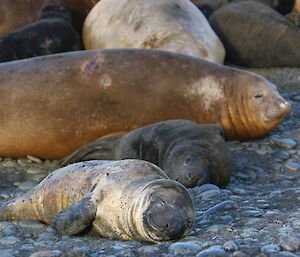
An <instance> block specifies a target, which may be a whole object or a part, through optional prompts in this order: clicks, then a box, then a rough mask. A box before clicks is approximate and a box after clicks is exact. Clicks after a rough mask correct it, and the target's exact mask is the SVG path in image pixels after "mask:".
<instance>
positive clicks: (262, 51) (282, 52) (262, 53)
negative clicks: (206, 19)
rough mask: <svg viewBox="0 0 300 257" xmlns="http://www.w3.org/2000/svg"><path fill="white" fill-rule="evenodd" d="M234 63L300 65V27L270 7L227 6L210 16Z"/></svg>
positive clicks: (266, 65)
mask: <svg viewBox="0 0 300 257" xmlns="http://www.w3.org/2000/svg"><path fill="white" fill-rule="evenodd" d="M210 24H211V26H212V28H213V29H214V30H215V32H216V33H217V34H218V35H219V37H220V38H221V40H222V42H223V44H224V46H225V49H226V53H227V60H228V61H229V62H231V63H234V64H238V65H241V66H248V67H284V66H291V67H294V66H297V67H299V66H300V51H299V50H298V49H299V48H300V30H299V28H298V27H297V26H296V25H295V24H293V23H292V22H290V21H289V20H288V19H286V18H285V17H284V16H282V15H280V14H279V13H278V12H276V11H275V10H273V9H272V8H270V7H268V6H267V5H264V4H260V3H254V2H253V1H246V2H240V3H232V4H228V5H225V6H224V7H222V8H220V9H219V10H217V11H215V12H214V13H213V14H212V16H211V17H210Z"/></svg>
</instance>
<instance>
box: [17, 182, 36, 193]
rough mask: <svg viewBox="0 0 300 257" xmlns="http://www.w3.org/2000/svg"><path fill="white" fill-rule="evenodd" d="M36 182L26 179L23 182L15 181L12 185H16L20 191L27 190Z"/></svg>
mask: <svg viewBox="0 0 300 257" xmlns="http://www.w3.org/2000/svg"><path fill="white" fill-rule="evenodd" d="M36 184H37V183H36V182H35V181H32V180H27V181H24V182H19V181H18V182H15V183H14V185H15V186H17V187H18V188H19V189H20V190H22V191H29V190H31V189H32V188H34V187H35V186H36Z"/></svg>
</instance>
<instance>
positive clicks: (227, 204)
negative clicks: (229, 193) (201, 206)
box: [204, 191, 237, 215]
mask: <svg viewBox="0 0 300 257" xmlns="http://www.w3.org/2000/svg"><path fill="white" fill-rule="evenodd" d="M208 192H210V191H208ZM236 207H237V205H236V203H235V202H234V201H231V200H227V201H223V202H220V203H218V204H216V205H214V206H212V207H210V208H209V209H207V210H206V211H205V212H204V214H205V215H212V214H216V213H218V212H224V211H226V210H234V209H235V208H236Z"/></svg>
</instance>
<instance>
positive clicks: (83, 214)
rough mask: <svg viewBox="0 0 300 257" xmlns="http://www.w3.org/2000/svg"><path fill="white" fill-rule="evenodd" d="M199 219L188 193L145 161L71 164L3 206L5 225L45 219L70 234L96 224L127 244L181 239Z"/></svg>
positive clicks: (104, 233)
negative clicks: (20, 221) (135, 241)
mask: <svg viewBox="0 0 300 257" xmlns="http://www.w3.org/2000/svg"><path fill="white" fill-rule="evenodd" d="M194 219H195V218H194V207H193V201H192V199H191V196H190V194H189V192H188V191H187V189H186V188H185V187H184V186H182V185H181V184H179V183H177V182H176V181H173V180H171V179H169V178H168V177H167V175H166V174H165V173H164V172H163V171H162V170H161V169H160V168H158V167H157V166H155V165H154V164H152V163H150V162H146V161H142V160H123V161H89V162H81V163H76V164H72V165H69V166H66V167H64V168H61V169H58V170H56V171H54V172H53V173H51V174H50V175H48V176H47V177H46V178H45V179H44V180H43V181H41V182H40V183H39V184H38V185H37V186H36V187H35V188H33V189H32V190H31V191H29V192H28V193H26V194H24V195H21V196H20V197H17V198H16V199H13V200H11V201H9V202H6V203H3V204H1V205H0V220H1V221H4V220H9V221H17V220H37V221H42V222H45V223H47V224H52V225H53V226H54V227H55V228H56V229H57V230H58V231H59V232H60V233H62V234H68V235H76V234H78V233H80V232H82V231H83V230H85V229H87V228H88V227H90V226H92V228H93V229H94V230H95V231H96V232H98V233H99V234H100V235H101V236H103V237H108V238H115V239H122V240H138V241H150V242H158V241H164V240H172V239H178V238H181V237H183V236H185V235H186V234H187V233H188V232H189V231H190V230H191V228H192V225H193V223H194Z"/></svg>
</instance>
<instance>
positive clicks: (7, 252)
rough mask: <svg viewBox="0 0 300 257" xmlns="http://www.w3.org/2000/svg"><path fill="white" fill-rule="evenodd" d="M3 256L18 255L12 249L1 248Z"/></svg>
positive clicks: (12, 256)
mask: <svg viewBox="0 0 300 257" xmlns="http://www.w3.org/2000/svg"><path fill="white" fill-rule="evenodd" d="M0 256H1V257H16V255H15V254H14V251H13V250H12V249H7V250H0Z"/></svg>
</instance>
